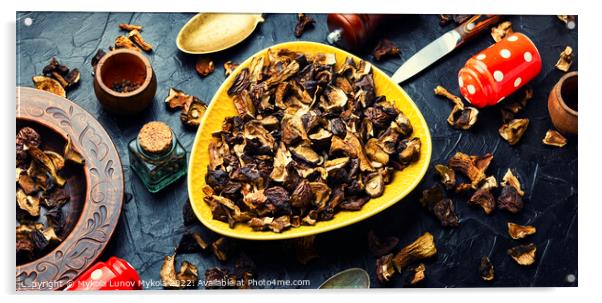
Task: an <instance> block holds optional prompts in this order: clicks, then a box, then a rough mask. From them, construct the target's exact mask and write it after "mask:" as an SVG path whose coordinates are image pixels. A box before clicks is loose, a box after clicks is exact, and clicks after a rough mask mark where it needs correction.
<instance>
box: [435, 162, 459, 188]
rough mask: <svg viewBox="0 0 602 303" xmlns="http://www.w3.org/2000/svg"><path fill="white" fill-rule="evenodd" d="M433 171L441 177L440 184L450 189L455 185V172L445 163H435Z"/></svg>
mask: <svg viewBox="0 0 602 303" xmlns="http://www.w3.org/2000/svg"><path fill="white" fill-rule="evenodd" d="M435 172H437V174H438V175H439V177H440V178H441V184H443V186H445V188H447V189H452V188H454V187H455V186H456V173H455V172H454V170H453V169H451V168H449V166H447V165H443V164H436V165H435Z"/></svg>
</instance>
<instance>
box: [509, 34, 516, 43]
mask: <svg viewBox="0 0 602 303" xmlns="http://www.w3.org/2000/svg"><path fill="white" fill-rule="evenodd" d="M516 40H518V37H517V36H516V35H512V36H510V37H508V41H510V42H514V41H516Z"/></svg>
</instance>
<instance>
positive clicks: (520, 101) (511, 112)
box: [500, 87, 533, 123]
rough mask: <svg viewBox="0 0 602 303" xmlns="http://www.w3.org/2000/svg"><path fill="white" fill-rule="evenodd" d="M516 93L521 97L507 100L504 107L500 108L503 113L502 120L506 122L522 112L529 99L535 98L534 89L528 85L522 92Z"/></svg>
mask: <svg viewBox="0 0 602 303" xmlns="http://www.w3.org/2000/svg"><path fill="white" fill-rule="evenodd" d="M516 95H517V96H519V97H516V98H512V99H511V100H507V101H505V102H504V104H503V106H502V108H501V109H500V111H501V113H502V121H503V122H504V123H508V122H510V121H512V120H513V119H514V116H515V115H516V114H518V113H519V112H521V111H522V110H523V109H524V108H525V106H527V103H529V101H530V100H531V99H533V89H532V88H530V87H526V88H524V89H522V90H521V92H519V93H516ZM513 96H514V95H513Z"/></svg>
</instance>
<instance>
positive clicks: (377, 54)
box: [372, 39, 400, 61]
mask: <svg viewBox="0 0 602 303" xmlns="http://www.w3.org/2000/svg"><path fill="white" fill-rule="evenodd" d="M399 54H400V50H399V47H397V45H395V43H393V42H392V41H391V40H388V39H383V40H380V41H379V42H378V44H377V45H376V48H375V49H374V51H372V56H374V59H375V60H376V61H381V60H382V59H384V58H386V57H396V56H399Z"/></svg>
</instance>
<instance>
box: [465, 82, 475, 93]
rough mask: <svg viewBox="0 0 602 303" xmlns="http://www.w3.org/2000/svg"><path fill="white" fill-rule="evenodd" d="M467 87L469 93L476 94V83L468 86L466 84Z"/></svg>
mask: <svg viewBox="0 0 602 303" xmlns="http://www.w3.org/2000/svg"><path fill="white" fill-rule="evenodd" d="M466 89H468V93H469V94H471V95H474V93H475V92H476V91H477V90H476V89H475V88H474V85H472V84H468V86H466Z"/></svg>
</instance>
